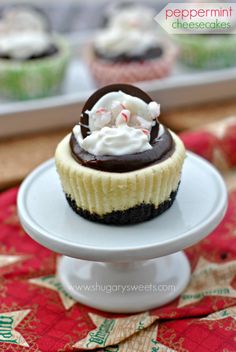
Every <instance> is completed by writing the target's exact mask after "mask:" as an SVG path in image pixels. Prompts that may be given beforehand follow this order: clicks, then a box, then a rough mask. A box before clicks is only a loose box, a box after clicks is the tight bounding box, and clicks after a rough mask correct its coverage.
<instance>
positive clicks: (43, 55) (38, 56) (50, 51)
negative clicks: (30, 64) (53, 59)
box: [0, 44, 59, 61]
mask: <svg viewBox="0 0 236 352" xmlns="http://www.w3.org/2000/svg"><path fill="white" fill-rule="evenodd" d="M58 52H59V49H58V48H57V46H56V45H54V44H51V45H50V47H48V48H47V50H45V51H44V52H43V53H40V54H34V55H30V56H28V57H27V58H24V59H16V58H13V57H11V56H10V55H3V54H1V52H0V59H2V60H9V61H10V60H14V61H16V60H17V61H31V60H38V59H44V58H48V57H50V56H53V55H56V54H57V53H58Z"/></svg>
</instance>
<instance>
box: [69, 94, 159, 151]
mask: <svg viewBox="0 0 236 352" xmlns="http://www.w3.org/2000/svg"><path fill="white" fill-rule="evenodd" d="M86 113H87V114H88V116H89V129H90V131H91V134H90V135H89V136H87V137H86V138H84V139H83V138H82V135H81V130H80V126H78V125H77V126H75V127H74V129H73V132H74V135H75V137H76V139H77V141H78V143H79V145H80V146H81V148H83V149H84V150H86V151H87V152H89V153H91V154H94V155H125V154H133V153H140V152H143V151H145V150H148V149H151V148H152V146H151V145H150V143H149V140H150V131H151V129H152V126H153V125H154V124H155V123H156V120H157V117H158V116H159V115H160V105H159V104H157V103H156V102H151V103H149V104H147V103H145V102H144V101H143V100H141V99H140V98H137V97H134V96H131V95H128V94H125V93H124V92H122V91H118V92H110V93H107V94H105V95H104V96H103V97H102V98H101V99H99V100H98V101H97V103H96V104H95V105H94V106H93V108H92V109H91V110H90V111H88V110H87V111H86ZM160 133H163V130H161V129H160Z"/></svg>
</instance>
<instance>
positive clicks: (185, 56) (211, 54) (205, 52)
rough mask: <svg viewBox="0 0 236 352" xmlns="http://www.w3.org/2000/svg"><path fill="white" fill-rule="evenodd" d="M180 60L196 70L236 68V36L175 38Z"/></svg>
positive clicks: (187, 36) (183, 36)
mask: <svg viewBox="0 0 236 352" xmlns="http://www.w3.org/2000/svg"><path fill="white" fill-rule="evenodd" d="M175 40H176V43H177V44H178V46H179V48H180V60H181V61H182V62H183V63H184V64H186V65H188V66H190V67H194V68H205V69H219V68H226V67H232V66H236V35H233V34H231V35H229V34H224V35H214V34H212V35H207V34H203V35H196V34H194V35H191V34H182V35H178V36H176V37H175Z"/></svg>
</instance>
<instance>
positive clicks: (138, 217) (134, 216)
mask: <svg viewBox="0 0 236 352" xmlns="http://www.w3.org/2000/svg"><path fill="white" fill-rule="evenodd" d="M177 193H178V188H177V189H176V191H172V192H171V194H170V197H169V199H168V200H165V201H164V202H162V203H161V204H159V205H158V207H157V208H155V206H154V205H153V204H145V203H142V204H140V205H137V206H135V207H132V208H129V209H126V210H123V211H119V210H118V211H112V212H111V213H108V214H104V215H99V214H96V213H90V212H89V211H88V210H84V209H82V208H79V207H78V206H77V204H76V202H75V200H74V199H72V198H71V196H70V195H68V194H66V199H67V201H68V203H69V205H70V207H71V208H72V209H73V210H74V212H75V213H77V214H78V215H80V216H82V217H83V218H85V219H87V220H90V221H94V222H99V223H102V224H107V225H133V224H138V223H140V222H144V221H148V220H151V219H153V218H155V217H157V216H159V215H161V214H162V213H164V212H165V211H166V210H168V209H169V208H170V207H171V206H172V204H173V203H174V200H175V198H176V195H177Z"/></svg>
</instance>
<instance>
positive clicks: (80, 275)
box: [58, 252, 190, 313]
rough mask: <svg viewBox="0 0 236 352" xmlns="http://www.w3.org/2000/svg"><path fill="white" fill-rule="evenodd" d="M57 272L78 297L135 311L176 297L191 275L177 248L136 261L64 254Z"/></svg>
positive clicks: (110, 307) (112, 308) (108, 307)
mask: <svg viewBox="0 0 236 352" xmlns="http://www.w3.org/2000/svg"><path fill="white" fill-rule="evenodd" d="M58 274H59V278H60V281H61V283H62V285H63V287H64V289H65V291H66V292H68V293H69V294H70V296H71V297H73V298H74V299H75V300H76V301H79V302H81V303H83V304H86V305H88V306H90V307H93V308H97V309H100V310H103V311H108V312H116V313H123V312H126V313H134V312H141V311H144V310H148V309H152V308H155V307H159V306H162V305H164V304H166V303H169V302H171V301H172V300H174V299H175V298H177V297H178V296H179V295H180V293H181V292H182V291H183V290H184V289H185V287H186V286H187V284H188V282H189V279H190V266H189V262H188V259H187V257H186V255H185V254H184V253H183V252H177V253H174V254H171V255H168V256H165V257H161V258H158V259H153V260H147V261H137V262H133V263H101V262H90V261H86V260H79V259H74V258H69V257H66V256H63V257H62V259H61V262H60V264H59V269H58Z"/></svg>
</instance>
